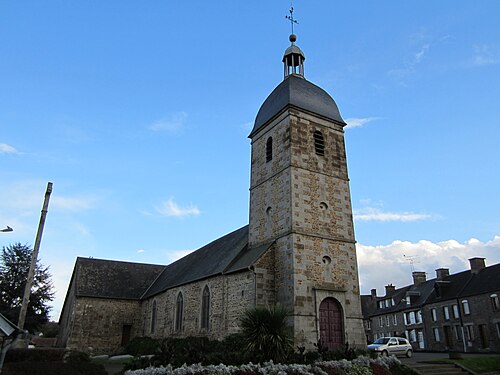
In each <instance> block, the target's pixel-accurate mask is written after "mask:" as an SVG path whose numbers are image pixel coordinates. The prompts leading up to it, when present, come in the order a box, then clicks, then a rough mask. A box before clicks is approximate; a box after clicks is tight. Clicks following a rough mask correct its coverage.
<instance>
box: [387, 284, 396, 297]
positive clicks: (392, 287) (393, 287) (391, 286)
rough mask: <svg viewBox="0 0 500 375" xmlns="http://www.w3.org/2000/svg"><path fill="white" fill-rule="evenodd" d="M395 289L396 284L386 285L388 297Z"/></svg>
mask: <svg viewBox="0 0 500 375" xmlns="http://www.w3.org/2000/svg"><path fill="white" fill-rule="evenodd" d="M395 290H396V287H395V286H394V285H392V284H389V285H386V286H385V295H386V297H387V296H390V295H391V294H393V293H394V291H395Z"/></svg>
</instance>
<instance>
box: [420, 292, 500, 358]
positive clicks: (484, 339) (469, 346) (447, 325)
mask: <svg viewBox="0 0 500 375" xmlns="http://www.w3.org/2000/svg"><path fill="white" fill-rule="evenodd" d="M492 293H493V292H492ZM492 293H487V294H480V295H476V296H470V297H466V298H460V299H459V300H458V301H457V300H448V301H441V302H439V303H433V304H428V305H425V307H424V319H425V320H424V322H425V323H426V324H425V331H426V332H425V335H426V337H427V343H428V348H429V349H430V350H437V351H448V350H454V351H464V342H463V341H462V338H463V337H464V335H465V337H466V340H465V350H466V351H468V352H500V326H499V327H497V324H500V310H495V309H494V308H493V306H492V304H491V300H490V295H491V294H492ZM496 294H497V295H499V294H500V291H497V292H496ZM463 300H467V301H468V304H469V311H470V314H465V312H464V309H463V303H462V301H463ZM454 304H458V305H459V313H460V316H459V317H458V318H456V317H455V316H454V314H453V307H452V306H453V305H454ZM444 306H448V309H449V319H445V316H444V312H443V308H444ZM433 308H434V309H436V315H437V320H436V321H435V322H434V321H432V313H431V310H432V309H433ZM467 326H468V327H470V328H467ZM434 329H437V330H438V332H439V341H436V340H435V337H434ZM467 329H468V330H470V332H471V333H472V337H471V338H470V339H468V338H467V334H466V330H467ZM445 330H447V331H448V332H449V337H448V340H447V339H446V334H447V333H446V332H445ZM457 330H458V338H457V332H456V331H457Z"/></svg>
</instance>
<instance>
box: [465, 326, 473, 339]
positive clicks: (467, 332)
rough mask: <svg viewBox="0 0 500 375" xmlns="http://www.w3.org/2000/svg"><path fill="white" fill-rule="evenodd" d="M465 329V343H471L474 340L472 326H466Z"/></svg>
mask: <svg viewBox="0 0 500 375" xmlns="http://www.w3.org/2000/svg"><path fill="white" fill-rule="evenodd" d="M464 328H465V337H466V339H467V341H472V340H474V327H473V325H472V324H466V325H465V326H464Z"/></svg>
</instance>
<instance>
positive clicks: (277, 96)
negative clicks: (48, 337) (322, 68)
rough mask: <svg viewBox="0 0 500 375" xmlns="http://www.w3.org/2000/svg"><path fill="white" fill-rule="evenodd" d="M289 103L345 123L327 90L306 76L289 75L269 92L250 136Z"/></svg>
mask: <svg viewBox="0 0 500 375" xmlns="http://www.w3.org/2000/svg"><path fill="white" fill-rule="evenodd" d="M289 105H292V106H294V107H297V108H300V109H303V110H306V111H308V112H312V113H315V114H318V115H320V116H323V117H326V118H329V119H331V120H334V121H337V122H339V123H341V124H345V122H344V120H343V119H342V117H341V116H340V112H339V108H338V107H337V104H336V103H335V101H334V100H333V99H332V97H331V96H330V95H329V94H328V93H327V92H326V91H325V90H323V89H322V88H321V87H318V86H316V85H315V84H313V83H311V82H309V81H308V80H306V79H304V78H301V77H297V76H295V75H289V76H288V77H286V78H285V79H284V80H283V82H281V83H280V84H279V85H278V86H277V87H276V88H275V89H274V90H273V92H271V94H269V96H268V97H267V99H266V100H265V101H264V103H263V104H262V106H261V107H260V109H259V112H258V113H257V117H256V118H255V124H254V127H253V130H252V132H251V133H250V135H249V137H252V136H253V135H254V134H255V133H257V131H259V130H260V129H261V128H262V127H263V126H264V125H265V124H266V123H267V122H268V121H269V120H271V119H272V118H273V117H274V116H276V115H277V114H278V113H280V112H281V111H282V110H283V109H284V108H285V107H287V106H289Z"/></svg>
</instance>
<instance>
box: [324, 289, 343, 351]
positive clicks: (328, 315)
mask: <svg viewBox="0 0 500 375" xmlns="http://www.w3.org/2000/svg"><path fill="white" fill-rule="evenodd" d="M342 315H343V314H342V306H341V305H340V303H339V301H337V300H336V299H335V298H330V297H329V298H325V299H324V300H323V301H322V302H321V304H320V305H319V339H320V342H321V345H322V347H324V348H328V349H329V350H336V349H341V348H342V346H343V345H344V318H343V316H342Z"/></svg>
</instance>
